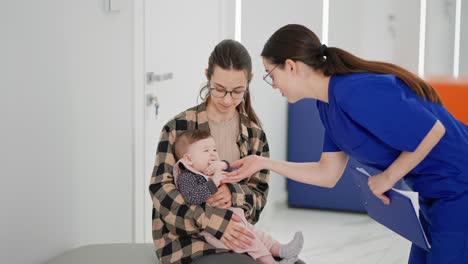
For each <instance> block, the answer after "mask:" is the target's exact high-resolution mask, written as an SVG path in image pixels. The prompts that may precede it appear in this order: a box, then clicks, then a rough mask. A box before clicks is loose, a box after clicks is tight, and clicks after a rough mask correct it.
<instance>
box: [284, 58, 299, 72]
mask: <svg viewBox="0 0 468 264" xmlns="http://www.w3.org/2000/svg"><path fill="white" fill-rule="evenodd" d="M284 68H285V70H287V71H291V72H295V71H297V63H296V62H295V61H293V60H291V59H287V60H286V61H285V62H284Z"/></svg>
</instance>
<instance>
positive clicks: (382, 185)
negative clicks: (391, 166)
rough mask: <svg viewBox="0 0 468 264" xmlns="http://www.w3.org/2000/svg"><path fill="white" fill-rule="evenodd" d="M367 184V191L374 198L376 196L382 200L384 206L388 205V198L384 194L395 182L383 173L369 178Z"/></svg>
mask: <svg viewBox="0 0 468 264" xmlns="http://www.w3.org/2000/svg"><path fill="white" fill-rule="evenodd" d="M367 183H368V185H369V189H370V190H371V191H372V193H373V194H374V195H375V196H377V198H379V199H380V200H382V202H383V203H384V204H386V205H389V204H390V198H388V197H387V196H386V195H385V194H384V193H385V192H386V191H388V190H390V189H391V188H392V187H393V186H394V185H395V182H393V181H392V180H391V179H390V177H389V176H388V175H387V174H386V173H385V172H382V173H379V174H377V175H375V176H371V177H369V181H368V182H367Z"/></svg>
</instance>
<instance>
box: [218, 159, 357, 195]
mask: <svg viewBox="0 0 468 264" xmlns="http://www.w3.org/2000/svg"><path fill="white" fill-rule="evenodd" d="M347 162H348V155H346V154H345V153H344V152H343V151H339V152H323V153H322V156H321V157H320V161H318V162H304V163H297V162H287V161H282V160H273V159H269V158H265V157H261V156H257V155H250V156H247V157H245V158H243V159H240V160H237V161H234V162H233V163H231V166H232V167H238V168H239V169H238V170H234V171H232V172H230V173H228V174H226V175H227V176H228V177H227V178H226V179H224V180H223V182H238V181H240V180H242V179H245V178H248V177H250V176H251V175H252V174H254V173H255V172H257V171H260V170H263V169H266V170H271V171H274V172H276V173H278V174H280V175H283V176H286V177H287V178H289V179H291V180H295V181H298V182H302V183H306V184H311V185H316V186H321V187H328V188H332V187H334V186H335V185H336V183H337V182H338V180H339V179H340V177H341V175H342V174H343V171H344V169H345V168H346V164H347Z"/></svg>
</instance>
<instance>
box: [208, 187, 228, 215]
mask: <svg viewBox="0 0 468 264" xmlns="http://www.w3.org/2000/svg"><path fill="white" fill-rule="evenodd" d="M206 203H207V204H208V205H209V206H211V207H219V208H224V209H227V208H229V207H231V206H232V194H231V190H229V188H228V186H227V185H226V184H222V185H221V186H219V187H218V191H217V192H216V193H215V194H213V195H211V196H210V197H209V198H208V200H206Z"/></svg>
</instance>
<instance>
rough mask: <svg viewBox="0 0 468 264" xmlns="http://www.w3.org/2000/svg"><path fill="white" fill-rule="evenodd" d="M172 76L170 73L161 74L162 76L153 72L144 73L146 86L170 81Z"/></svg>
mask: <svg viewBox="0 0 468 264" xmlns="http://www.w3.org/2000/svg"><path fill="white" fill-rule="evenodd" d="M173 76H174V74H173V73H172V72H168V73H163V74H155V73H154V72H147V73H146V84H152V83H153V82H162V81H167V80H171V79H172V78H173Z"/></svg>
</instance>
